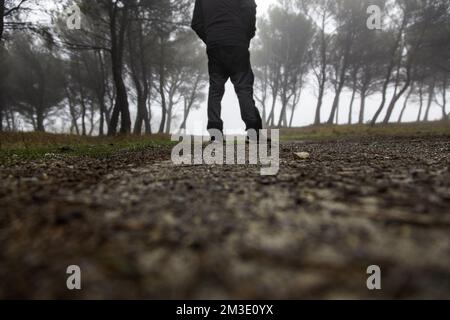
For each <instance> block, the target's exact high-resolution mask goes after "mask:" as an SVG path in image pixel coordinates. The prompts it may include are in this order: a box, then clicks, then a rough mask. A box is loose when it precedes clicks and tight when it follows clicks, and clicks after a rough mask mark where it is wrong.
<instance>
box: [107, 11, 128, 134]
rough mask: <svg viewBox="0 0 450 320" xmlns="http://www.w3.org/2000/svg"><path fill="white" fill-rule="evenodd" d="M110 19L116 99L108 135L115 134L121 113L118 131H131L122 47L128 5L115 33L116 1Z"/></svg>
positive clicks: (124, 132) (123, 132)
mask: <svg viewBox="0 0 450 320" xmlns="http://www.w3.org/2000/svg"><path fill="white" fill-rule="evenodd" d="M111 6H112V7H113V8H112V12H111V15H110V16H111V21H110V33H111V61H112V75H113V79H114V84H115V88H116V101H115V105H114V110H113V116H112V117H111V124H110V128H109V132H108V134H109V135H115V134H116V133H117V125H118V122H119V114H120V115H121V127H120V133H121V134H127V133H130V132H131V119H130V110H129V105H128V94H127V90H126V87H125V82H124V80H123V74H122V71H123V49H124V40H125V29H126V27H127V21H128V6H127V5H125V6H124V7H123V8H122V9H121V10H122V19H121V21H120V23H119V32H118V33H117V24H116V21H117V11H118V5H117V4H116V3H113V4H111Z"/></svg>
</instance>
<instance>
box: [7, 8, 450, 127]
mask: <svg viewBox="0 0 450 320" xmlns="http://www.w3.org/2000/svg"><path fill="white" fill-rule="evenodd" d="M374 5H375V6H377V7H378V8H380V9H381V11H380V12H381V13H382V16H381V17H380V19H381V27H380V28H377V29H375V30H373V29H372V28H369V27H367V21H368V19H369V18H370V13H369V12H368V10H367V9H368V8H369V7H370V6H374ZM77 8H78V9H79V13H80V21H79V22H80V29H78V28H75V29H74V28H70V22H71V21H70V19H72V18H73V16H72V15H73V14H76V13H77ZM192 10H193V1H190V0H121V1H114V0H99V1H88V0H75V1H69V0H58V1H50V2H49V1H34V0H1V1H0V14H1V20H0V39H1V40H0V41H1V42H0V68H1V72H0V131H30V130H33V131H50V132H59V133H61V132H64V133H72V134H77V135H83V136H84V135H100V136H101V135H110V136H114V135H116V134H130V133H133V134H136V135H140V134H150V133H171V132H180V131H182V130H183V129H185V128H186V123H187V121H188V119H189V116H190V114H191V113H192V111H193V110H196V109H199V108H200V107H201V106H202V105H204V104H205V103H206V99H205V98H206V93H207V89H208V77H207V63H206V55H205V50H204V46H203V44H202V43H201V41H200V40H198V39H197V38H196V36H195V34H194V33H193V32H192V31H191V30H190V20H191V13H192ZM252 61H253V68H254V72H255V74H256V88H255V100H256V102H257V106H258V108H259V109H260V111H261V114H262V117H263V121H264V123H265V125H266V126H267V127H272V128H274V127H280V128H287V127H294V126H296V124H295V121H294V115H296V114H297V113H298V114H301V113H302V111H303V108H302V107H304V105H305V103H311V102H310V101H306V100H305V99H303V100H302V97H304V95H302V94H303V92H304V91H305V90H307V89H308V88H313V90H314V92H315V99H316V101H314V104H315V106H314V107H315V118H314V124H316V125H319V124H334V123H337V121H338V120H337V119H338V115H339V114H341V117H343V116H342V112H343V111H342V110H343V109H344V108H343V106H344V105H345V107H346V108H345V110H349V112H348V120H347V121H346V122H347V123H349V124H352V123H360V124H362V123H366V122H367V119H369V118H370V120H369V123H371V124H373V125H374V124H377V123H391V122H402V121H403V117H404V114H405V112H416V109H417V106H419V108H418V110H419V111H418V113H417V117H416V118H417V121H429V120H430V110H431V108H438V109H439V110H441V112H442V119H444V120H445V119H447V120H448V119H449V118H450V110H449V109H450V108H448V106H447V91H448V89H449V86H450V80H449V73H450V3H449V2H448V1H446V0H420V1H410V0H338V1H334V0H280V1H278V3H277V4H275V5H272V6H271V7H270V9H269V10H268V12H267V13H264V14H262V15H261V17H260V19H258V31H257V38H256V39H255V40H254V42H253V46H252ZM326 95H330V96H332V97H333V99H332V105H330V106H328V105H326V101H325V99H324V97H325V96H326ZM347 97H350V98H347ZM369 97H376V101H377V106H376V108H373V107H371V108H368V107H367V103H366V101H367V99H368V98H369ZM412 106H413V107H412ZM324 110H325V111H326V113H327V114H325V113H324ZM328 110H330V111H329V112H328ZM394 111H397V112H394ZM355 114H357V115H358V116H355ZM398 114H399V116H397V115H398ZM394 115H395V116H394ZM345 117H346V119H347V116H345Z"/></svg>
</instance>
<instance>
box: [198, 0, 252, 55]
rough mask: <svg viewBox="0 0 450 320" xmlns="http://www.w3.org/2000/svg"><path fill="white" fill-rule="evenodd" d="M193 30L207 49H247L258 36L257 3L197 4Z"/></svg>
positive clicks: (219, 0) (206, 0) (214, 0)
mask: <svg viewBox="0 0 450 320" xmlns="http://www.w3.org/2000/svg"><path fill="white" fill-rule="evenodd" d="M192 29H194V31H195V32H196V33H197V35H198V36H199V37H200V38H201V39H202V40H203V42H205V43H206V45H207V46H208V49H210V48H213V47H218V46H245V47H247V48H248V47H249V45H250V40H251V39H252V38H253V37H254V36H255V32H256V3H255V0H196V1H195V9H194V17H193V19H192Z"/></svg>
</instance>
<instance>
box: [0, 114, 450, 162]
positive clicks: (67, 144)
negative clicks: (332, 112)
mask: <svg viewBox="0 0 450 320" xmlns="http://www.w3.org/2000/svg"><path fill="white" fill-rule="evenodd" d="M369 136H372V137H377V136H405V137H414V136H449V137H450V121H437V122H427V123H407V124H389V125H377V126H369V125H341V126H325V125H324V126H310V127H304V128H292V129H282V130H281V140H283V141H299V140H313V141H315V140H319V141H320V140H329V139H339V138H357V137H369ZM173 144H174V143H172V142H171V141H170V137H169V136H168V135H149V136H118V137H82V136H76V135H62V134H49V133H38V132H28V133H0V163H5V162H6V163H7V162H10V161H15V160H34V159H40V158H43V157H45V156H46V155H47V154H56V155H65V156H82V157H83V156H84V157H107V156H108V155H111V154H114V153H117V152H126V151H128V152H138V151H142V150H145V149H148V148H150V147H154V146H164V145H166V146H170V145H173Z"/></svg>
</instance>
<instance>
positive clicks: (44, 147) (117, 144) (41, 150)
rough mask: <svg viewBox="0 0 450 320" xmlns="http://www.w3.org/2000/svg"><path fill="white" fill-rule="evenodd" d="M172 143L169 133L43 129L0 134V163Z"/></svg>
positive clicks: (102, 154)
mask: <svg viewBox="0 0 450 320" xmlns="http://www.w3.org/2000/svg"><path fill="white" fill-rule="evenodd" d="M170 144H172V142H171V141H170V137H169V136H167V135H148V136H118V137H82V136H76V135H62V134H50V133H40V132H23V133H0V163H5V162H9V161H11V160H34V159H39V158H43V157H45V155H48V154H56V155H66V156H78V157H80V156H81V157H94V158H95V157H106V156H108V155H111V154H113V153H116V152H124V151H131V152H137V151H142V150H145V149H147V148H150V147H154V146H163V145H170Z"/></svg>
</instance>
